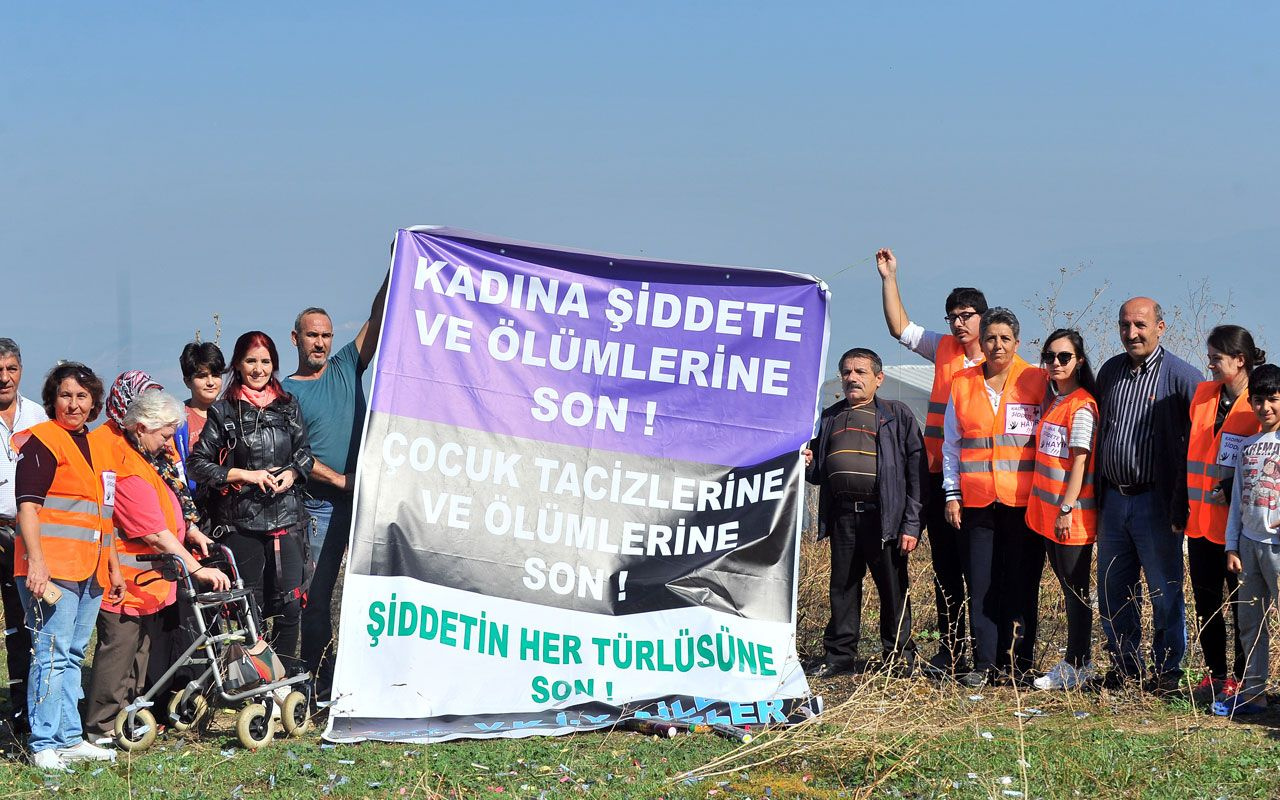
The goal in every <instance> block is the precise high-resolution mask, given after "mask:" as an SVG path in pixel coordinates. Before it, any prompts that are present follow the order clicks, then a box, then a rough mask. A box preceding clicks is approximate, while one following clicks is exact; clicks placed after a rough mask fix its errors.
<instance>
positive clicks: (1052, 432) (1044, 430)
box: [1040, 422, 1068, 458]
mask: <svg viewBox="0 0 1280 800" xmlns="http://www.w3.org/2000/svg"><path fill="white" fill-rule="evenodd" d="M1040 452H1041V453H1044V454H1045V455H1047V456H1053V457H1054V458H1066V457H1067V455H1068V452H1067V426H1066V425H1054V424H1053V423H1052V422H1046V423H1045V424H1043V425H1041V426H1040Z"/></svg>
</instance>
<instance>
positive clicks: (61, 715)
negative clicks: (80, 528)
mask: <svg viewBox="0 0 1280 800" xmlns="http://www.w3.org/2000/svg"><path fill="white" fill-rule="evenodd" d="M58 588H60V589H62V597H61V598H59V599H58V602H57V603H55V604H54V605H52V606H51V605H49V604H48V603H46V602H44V601H43V600H39V599H37V598H35V597H33V596H32V595H31V592H30V591H29V590H28V589H27V581H26V579H25V578H19V579H18V594H19V596H20V597H21V598H22V608H23V609H24V610H25V611H26V615H27V620H26V621H27V627H28V628H30V629H31V631H32V634H31V643H32V649H33V650H35V654H34V655H33V656H32V659H31V672H30V673H28V676H27V711H28V714H29V717H30V721H31V738H30V739H29V740H28V742H29V744H30V747H31V752H32V753H38V752H40V751H41V750H48V749H50V748H53V747H71V746H73V745H77V744H79V743H80V741H81V739H82V738H83V731H82V729H81V727H80V708H79V703H80V698H81V697H83V696H84V690H83V689H82V688H81V686H80V667H81V665H82V664H83V663H84V652H85V648H87V647H88V645H89V636H90V635H92V634H93V624H94V621H95V620H97V618H98V608H99V607H100V606H101V605H102V587H101V586H99V585H98V583H97V581H95V580H94V579H93V578H89V579H88V580H84V581H80V582H78V583H74V584H72V583H67V582H65V581H60V582H59V583H58Z"/></svg>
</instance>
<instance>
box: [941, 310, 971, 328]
mask: <svg viewBox="0 0 1280 800" xmlns="http://www.w3.org/2000/svg"><path fill="white" fill-rule="evenodd" d="M976 316H978V312H977V311H960V312H957V313H955V314H948V315H946V316H945V317H943V319H944V320H946V321H947V324H948V325H954V324H955V323H956V320H959V321H960V324H961V325H966V324H968V322H969V320H971V319H973V318H974V317H976Z"/></svg>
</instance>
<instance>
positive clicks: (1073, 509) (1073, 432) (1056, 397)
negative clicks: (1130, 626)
mask: <svg viewBox="0 0 1280 800" xmlns="http://www.w3.org/2000/svg"><path fill="white" fill-rule="evenodd" d="M1040 361H1041V363H1043V364H1044V367H1045V370H1046V371H1047V372H1048V374H1049V380H1050V382H1051V383H1052V386H1053V393H1052V399H1051V400H1050V402H1049V404H1048V408H1047V410H1046V411H1045V412H1044V414H1042V415H1041V418H1040V424H1039V425H1037V426H1036V471H1035V477H1034V478H1033V480H1032V484H1031V498H1030V500H1029V501H1028V503H1027V526H1028V527H1029V528H1031V530H1033V531H1035V532H1036V533H1038V534H1040V535H1041V536H1043V537H1044V538H1045V540H1046V541H1045V552H1046V554H1047V555H1048V560H1049V565H1050V566H1051V567H1052V568H1053V574H1054V575H1056V576H1058V583H1059V584H1060V585H1061V586H1062V593H1063V595H1064V596H1065V600H1066V606H1067V652H1066V656H1065V657H1064V658H1063V659H1062V660H1061V661H1059V662H1058V663H1057V664H1055V665H1054V666H1053V668H1052V669H1050V670H1049V672H1048V673H1046V674H1045V675H1043V676H1041V677H1039V678H1036V680H1035V687H1036V688H1037V689H1076V688H1079V687H1080V686H1081V685H1082V684H1084V683H1085V682H1086V681H1088V680H1090V679H1092V678H1093V676H1094V668H1093V661H1092V658H1091V653H1090V641H1089V636H1090V632H1091V631H1092V629H1093V607H1092V606H1091V605H1090V602H1089V577H1090V574H1091V572H1092V566H1091V564H1092V561H1093V543H1094V541H1095V540H1096V539H1097V533H1098V507H1097V499H1096V495H1095V493H1094V486H1093V463H1092V461H1091V456H1092V454H1093V451H1094V446H1095V435H1096V430H1097V423H1098V403H1097V401H1096V400H1095V399H1094V395H1095V394H1096V392H1097V387H1096V385H1095V383H1094V379H1093V369H1092V368H1091V367H1090V366H1089V358H1088V356H1086V355H1085V352H1084V339H1083V338H1082V337H1081V336H1080V333H1079V331H1075V330H1068V329H1065V328H1059V329H1058V330H1056V331H1054V332H1053V333H1052V334H1050V335H1049V338H1048V339H1047V340H1046V341H1045V345H1044V352H1043V353H1042V354H1041V357H1040Z"/></svg>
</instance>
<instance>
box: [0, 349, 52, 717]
mask: <svg viewBox="0 0 1280 800" xmlns="http://www.w3.org/2000/svg"><path fill="white" fill-rule="evenodd" d="M21 382H22V351H21V350H19V349H18V343H17V342H15V341H14V340H12V339H8V338H2V337H0V440H2V441H0V595H3V598H4V623H5V636H4V649H5V655H6V656H7V658H8V664H9V706H10V713H9V723H10V725H11V726H12V729H13V733H14V736H15V737H16V738H19V737H21V736H22V735H24V734H26V733H27V673H28V672H29V671H30V669H31V632H30V631H28V630H27V626H26V623H25V622H24V617H23V611H22V600H21V599H20V598H19V597H18V587H17V585H16V584H15V583H14V580H13V547H14V544H13V543H14V537H15V536H16V535H17V521H16V517H17V516H18V505H17V503H16V501H15V498H14V493H13V482H14V475H15V473H16V472H17V466H18V454H17V453H16V452H14V450H13V444H12V441H11V440H12V439H13V435H14V434H15V433H18V432H19V431H25V430H26V429H27V428H30V427H31V426H32V425H36V424H39V423H41V422H45V421H47V420H48V419H49V417H48V416H47V415H46V414H45V413H44V407H43V406H42V405H40V404H39V403H37V402H35V401H33V400H28V399H27V398H25V397H23V396H22V395H20V394H18V384H19V383H21Z"/></svg>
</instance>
